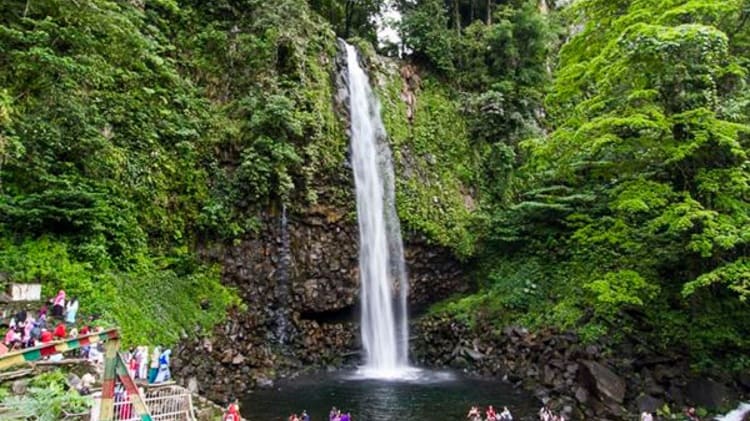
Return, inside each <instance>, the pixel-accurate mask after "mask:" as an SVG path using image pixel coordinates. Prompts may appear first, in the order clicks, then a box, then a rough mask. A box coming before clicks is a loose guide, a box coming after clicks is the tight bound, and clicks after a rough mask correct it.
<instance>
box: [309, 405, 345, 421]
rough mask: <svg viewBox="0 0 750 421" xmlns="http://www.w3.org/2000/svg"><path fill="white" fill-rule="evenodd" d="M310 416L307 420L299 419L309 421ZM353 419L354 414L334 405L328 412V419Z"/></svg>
mask: <svg viewBox="0 0 750 421" xmlns="http://www.w3.org/2000/svg"><path fill="white" fill-rule="evenodd" d="M309 420H310V417H308V418H307V420H304V419H300V420H299V421H309ZM351 420H352V414H351V413H349V412H342V411H341V410H340V409H338V408H336V407H335V406H334V407H331V411H330V412H329V413H328V421H351Z"/></svg>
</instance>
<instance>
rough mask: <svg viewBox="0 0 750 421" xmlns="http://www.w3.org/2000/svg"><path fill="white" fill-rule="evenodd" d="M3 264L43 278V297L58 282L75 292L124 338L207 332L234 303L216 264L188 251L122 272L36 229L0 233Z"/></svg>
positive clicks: (160, 339)
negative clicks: (80, 256)
mask: <svg viewBox="0 0 750 421" xmlns="http://www.w3.org/2000/svg"><path fill="white" fill-rule="evenodd" d="M0 267H2V268H3V271H4V272H5V273H7V275H8V276H9V278H10V279H11V280H13V281H15V282H21V283H25V282H40V283H41V284H42V294H43V296H44V297H52V296H54V294H56V293H57V291H58V290H60V289H64V290H65V291H66V293H67V294H68V296H71V297H72V296H76V297H78V298H79V301H80V302H81V314H82V315H89V314H100V315H102V316H103V317H104V322H105V323H106V324H111V325H117V326H119V327H120V329H121V331H122V333H123V337H124V340H125V342H126V343H129V344H143V343H149V344H156V343H159V344H174V343H176V342H177V341H178V340H179V339H180V338H181V336H182V335H186V334H188V335H192V334H196V333H202V334H203V333H207V332H208V331H209V330H210V328H211V327H212V326H213V325H214V324H216V323H218V322H220V321H221V320H222V319H223V317H224V314H225V312H226V308H227V307H228V306H230V305H238V304H239V303H238V301H237V298H236V297H235V295H234V294H233V293H232V292H231V291H229V290H227V289H226V288H225V287H223V286H222V285H221V283H220V277H219V276H220V274H219V273H218V270H216V269H215V268H209V267H204V266H203V265H202V264H200V263H198V262H195V261H193V258H192V257H191V256H190V255H180V254H176V255H175V257H172V258H169V259H166V258H162V259H149V258H147V257H145V256H139V257H137V261H136V262H135V263H134V264H133V265H132V266H131V269H130V270H129V271H127V272H125V271H119V270H117V269H115V268H111V267H106V266H97V265H96V263H95V262H92V261H78V260H76V259H74V258H73V257H72V256H71V254H70V253H69V252H68V246H67V245H66V244H65V243H64V242H61V241H56V240H54V239H51V238H49V237H41V238H39V239H35V240H26V241H23V242H21V243H14V242H11V241H8V240H0Z"/></svg>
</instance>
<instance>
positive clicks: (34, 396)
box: [2, 370, 93, 421]
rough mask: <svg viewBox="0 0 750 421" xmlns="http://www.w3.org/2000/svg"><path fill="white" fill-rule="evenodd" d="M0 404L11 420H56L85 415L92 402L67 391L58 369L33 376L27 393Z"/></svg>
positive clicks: (74, 392)
mask: <svg viewBox="0 0 750 421" xmlns="http://www.w3.org/2000/svg"><path fill="white" fill-rule="evenodd" d="M2 404H3V406H5V407H7V408H8V410H9V411H10V413H9V414H6V416H9V417H10V418H11V419H33V420H39V421H56V420H60V419H63V418H65V417H66V415H68V414H81V413H85V412H87V411H88V410H89V408H90V407H91V406H92V404H93V400H92V399H91V397H90V396H81V395H79V394H78V392H76V391H75V390H72V389H68V387H67V385H66V383H65V375H64V374H63V373H62V371H59V370H58V371H51V372H49V373H44V374H40V375H39V376H37V377H35V378H34V379H33V380H32V381H31V383H30V384H29V388H28V390H27V392H26V394H24V395H22V396H7V397H5V398H4V399H3V400H2Z"/></svg>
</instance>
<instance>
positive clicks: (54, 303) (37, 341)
mask: <svg viewBox="0 0 750 421" xmlns="http://www.w3.org/2000/svg"><path fill="white" fill-rule="evenodd" d="M78 308H79V303H78V298H76V297H73V298H72V299H71V300H67V301H66V296H65V291H60V292H58V293H57V295H56V296H55V297H54V298H52V299H50V300H49V301H48V302H47V303H46V304H44V305H43V306H42V307H41V308H40V309H39V311H38V313H37V314H36V317H35V316H34V314H29V312H27V311H26V310H21V311H19V312H18V313H16V314H14V315H13V316H12V317H11V318H10V321H9V323H8V331H7V332H6V333H5V337H4V338H3V342H2V347H0V354H4V353H6V352H12V351H19V350H22V349H25V348H32V347H35V346H39V345H41V344H44V343H48V342H52V341H54V340H59V339H65V338H67V337H69V336H78V334H79V332H78V330H77V329H76V328H75V327H74V326H75V324H76V318H77V315H78ZM48 313H49V314H48ZM68 328H70V332H68ZM84 329H85V330H84ZM84 329H82V332H81V334H84V333H88V329H90V328H89V327H85V328H84Z"/></svg>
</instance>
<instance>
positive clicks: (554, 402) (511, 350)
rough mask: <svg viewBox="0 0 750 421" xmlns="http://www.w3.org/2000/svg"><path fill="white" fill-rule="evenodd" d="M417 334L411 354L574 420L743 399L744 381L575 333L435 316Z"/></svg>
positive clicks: (419, 326) (727, 403) (419, 325)
mask: <svg viewBox="0 0 750 421" xmlns="http://www.w3.org/2000/svg"><path fill="white" fill-rule="evenodd" d="M412 336H413V337H414V338H415V339H414V340H413V341H412V344H411V345H412V355H413V357H414V358H416V359H417V361H418V363H419V364H420V365H423V366H430V367H457V368H461V369H463V370H465V371H467V372H471V373H476V374H480V375H484V376H495V377H498V378H503V379H506V380H508V381H510V382H512V383H514V384H515V385H516V386H517V387H521V388H525V389H527V390H530V391H532V392H533V393H534V394H535V395H536V396H537V397H538V398H539V399H540V401H542V402H548V403H549V404H550V405H551V407H552V408H553V410H555V411H557V412H561V413H566V414H567V419H573V420H629V419H635V417H636V414H639V413H640V412H642V411H644V410H645V411H650V412H655V411H656V409H657V408H662V407H663V406H664V404H665V403H668V404H670V405H672V407H673V408H674V407H677V408H681V407H683V406H684V405H690V406H696V407H705V408H709V409H711V408H713V409H719V408H721V409H722V410H724V409H727V408H731V407H732V406H731V405H733V404H736V400H735V399H736V398H737V397H738V396H737V394H736V393H734V392H733V391H736V390H740V389H741V388H742V386H741V383H740V382H739V381H732V380H725V381H723V382H719V381H717V380H714V379H710V378H708V377H707V376H702V375H698V374H691V370H690V367H689V366H688V364H687V363H686V362H685V361H684V360H681V359H679V358H675V357H665V356H662V355H653V354H652V353H650V352H648V351H644V350H638V351H636V350H634V349H633V347H628V346H625V347H621V348H617V347H613V346H611V344H607V343H596V344H585V343H583V342H582V341H581V340H580V338H579V337H578V336H577V335H575V334H573V333H570V332H558V331H554V330H542V331H538V332H530V331H529V330H527V329H524V328H521V327H507V328H505V329H497V328H494V327H492V326H491V325H490V324H489V323H486V322H477V324H476V325H475V326H473V328H470V327H469V326H467V325H466V324H464V323H462V322H459V321H457V320H453V319H450V318H448V317H446V316H441V315H430V316H428V317H424V318H422V319H420V320H418V321H417V322H416V323H415V324H414V327H413V329H412ZM605 349H608V351H606V352H605V351H604V350H605ZM479 356H481V358H478V357H479ZM745 398H746V396H745Z"/></svg>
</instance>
